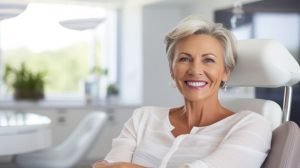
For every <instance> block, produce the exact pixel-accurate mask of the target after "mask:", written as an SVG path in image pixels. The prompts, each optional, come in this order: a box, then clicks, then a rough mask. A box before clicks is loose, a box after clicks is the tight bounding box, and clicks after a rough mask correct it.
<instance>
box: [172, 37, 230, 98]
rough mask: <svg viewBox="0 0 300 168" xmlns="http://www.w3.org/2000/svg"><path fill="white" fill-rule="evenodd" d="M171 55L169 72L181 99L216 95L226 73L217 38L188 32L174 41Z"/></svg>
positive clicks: (222, 50)
mask: <svg viewBox="0 0 300 168" xmlns="http://www.w3.org/2000/svg"><path fill="white" fill-rule="evenodd" d="M174 54H175V57H174V60H173V66H172V69H171V75H172V78H173V79H174V81H175V82H176V85H177V88H178V89H179V91H180V92H181V93H182V95H183V96H184V97H185V99H187V100H190V101H202V100H206V99H208V98H211V97H214V96H215V98H216V97H217V95H218V90H219V88H220V84H221V81H222V80H223V81H227V79H228V75H229V73H227V72H226V70H225V67H224V49H223V47H222V45H221V44H220V43H219V41H218V40H217V39H215V38H214V37H212V36H209V35H203V34H201V35H191V36H188V37H186V38H183V39H181V40H179V41H178V42H177V44H176V46H175V53H174Z"/></svg>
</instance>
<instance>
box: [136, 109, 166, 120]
mask: <svg viewBox="0 0 300 168" xmlns="http://www.w3.org/2000/svg"><path fill="white" fill-rule="evenodd" d="M166 114H169V108H166V107H157V106H142V107H139V108H137V109H135V110H134V112H133V116H134V117H139V118H141V117H150V116H156V117H162V116H165V115H166Z"/></svg>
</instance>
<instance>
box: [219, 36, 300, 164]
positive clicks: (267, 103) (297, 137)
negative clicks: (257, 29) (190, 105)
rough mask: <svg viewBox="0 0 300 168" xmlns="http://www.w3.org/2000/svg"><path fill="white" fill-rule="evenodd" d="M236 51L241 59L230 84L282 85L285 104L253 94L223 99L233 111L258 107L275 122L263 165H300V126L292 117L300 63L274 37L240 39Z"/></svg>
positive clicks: (266, 86)
mask: <svg viewBox="0 0 300 168" xmlns="http://www.w3.org/2000/svg"><path fill="white" fill-rule="evenodd" d="M237 52H238V63H237V65H236V68H235V69H234V70H233V72H232V73H231V76H230V80H229V81H228V86H229V87H265V88H277V87H282V88H284V89H285V92H284V95H283V96H284V101H283V107H282V108H281V107H280V106H279V105H278V104H277V103H275V102H273V101H271V100H262V99H254V98H253V99H250V98H230V99H228V98H227V99H222V98H221V103H222V104H223V105H224V106H225V107H227V108H229V109H231V110H232V111H240V110H251V111H255V112H257V113H260V114H261V115H263V116H264V117H266V118H267V119H268V120H269V121H270V122H271V123H272V127H273V136H272V142H271V150H270V152H269V154H268V157H267V158H266V160H265V162H264V164H263V166H262V168H300V159H299V158H298V157H300V132H299V131H300V130H299V127H298V125H297V124H296V123H294V122H292V121H289V117H290V109H291V102H292V86H293V85H295V84H296V83H298V82H299V81H300V67H299V64H298V63H297V61H296V60H295V59H294V57H293V56H292V55H291V54H290V53H289V52H288V50H287V49H286V48H285V47H284V46H283V45H282V44H280V43H279V42H276V41H274V40H262V39H250V40H242V41H238V44H237ZM293 112H297V111H293Z"/></svg>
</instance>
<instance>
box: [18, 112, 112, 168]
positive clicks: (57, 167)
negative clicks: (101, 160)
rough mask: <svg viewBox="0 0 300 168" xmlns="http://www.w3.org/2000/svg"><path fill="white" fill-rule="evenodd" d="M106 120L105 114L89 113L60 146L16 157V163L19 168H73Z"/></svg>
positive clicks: (85, 152)
mask: <svg viewBox="0 0 300 168" xmlns="http://www.w3.org/2000/svg"><path fill="white" fill-rule="evenodd" d="M106 120H107V114H106V113H105V112H92V113H89V114H87V116H86V117H85V118H83V120H82V121H81V122H80V124H79V125H78V126H77V128H76V129H75V130H74V131H73V132H72V134H71V135H70V136H69V137H68V138H67V139H66V140H65V141H64V142H63V143H62V144H60V145H58V146H56V147H54V148H50V149H47V150H42V151H38V152H33V153H28V154H21V155H18V156H17V157H16V162H17V164H18V165H19V167H21V168H70V167H73V166H74V165H76V164H77V163H78V162H79V161H81V159H82V158H83V157H84V156H85V155H86V154H87V152H88V151H89V149H90V148H91V146H92V145H93V143H94V142H95V140H96V139H97V137H98V135H99V133H100V132H101V128H102V127H103V125H104V123H105V122H106Z"/></svg>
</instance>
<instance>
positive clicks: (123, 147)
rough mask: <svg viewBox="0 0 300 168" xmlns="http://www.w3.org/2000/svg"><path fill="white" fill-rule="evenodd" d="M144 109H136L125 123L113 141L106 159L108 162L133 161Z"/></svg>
mask: <svg viewBox="0 0 300 168" xmlns="http://www.w3.org/2000/svg"><path fill="white" fill-rule="evenodd" d="M141 111H142V109H137V110H135V111H134V113H133V115H132V116H131V118H130V119H129V120H128V121H127V122H126V123H125V125H124V127H123V129H122V131H121V133H120V135H119V136H118V137H117V138H114V139H113V141H112V149H111V151H110V152H109V153H108V154H107V155H106V157H105V158H104V160H106V161H108V162H131V160H132V155H133V153H134V151H135V148H136V146H137V132H138V125H139V121H140V118H141Z"/></svg>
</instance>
